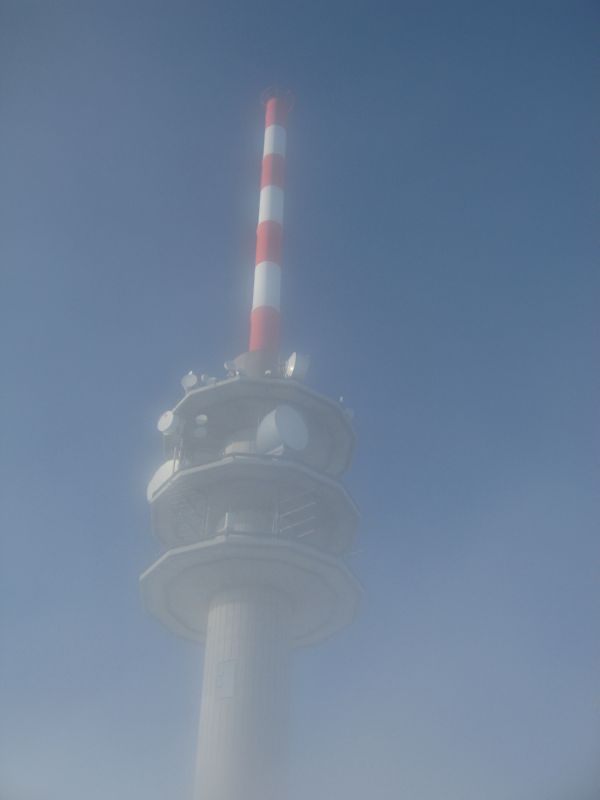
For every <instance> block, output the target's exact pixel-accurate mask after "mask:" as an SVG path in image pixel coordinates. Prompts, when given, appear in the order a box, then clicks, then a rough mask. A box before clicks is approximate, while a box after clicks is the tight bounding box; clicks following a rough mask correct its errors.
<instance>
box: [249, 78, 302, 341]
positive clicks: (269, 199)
mask: <svg viewBox="0 0 600 800" xmlns="http://www.w3.org/2000/svg"><path fill="white" fill-rule="evenodd" d="M262 100H263V103H264V105H265V137H264V147H263V160H262V169H261V176H260V204H259V210H258V227H257V229H256V260H255V268H254V294H253V298H252V314H251V316H250V344H249V347H248V349H249V350H250V352H254V351H263V352H266V353H267V352H268V353H271V354H274V355H275V354H277V353H278V352H279V335H280V314H281V312H280V294H281V263H282V244H283V192H284V173H285V147H286V136H287V117H288V113H289V111H290V110H291V108H292V105H293V102H294V101H293V96H292V93H291V92H290V91H289V90H280V89H274V88H269V89H266V90H265V91H264V92H263V94H262Z"/></svg>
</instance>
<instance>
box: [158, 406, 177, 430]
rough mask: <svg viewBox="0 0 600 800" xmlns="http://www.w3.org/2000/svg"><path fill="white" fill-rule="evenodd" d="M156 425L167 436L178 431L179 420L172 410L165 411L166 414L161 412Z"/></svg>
mask: <svg viewBox="0 0 600 800" xmlns="http://www.w3.org/2000/svg"><path fill="white" fill-rule="evenodd" d="M156 427H157V428H158V430H159V431H160V432H161V433H162V434H164V435H165V436H170V435H172V434H173V433H177V430H178V428H179V420H178V419H177V417H176V416H175V414H174V413H173V412H172V411H165V413H164V414H161V416H160V419H159V420H158V422H157V423H156Z"/></svg>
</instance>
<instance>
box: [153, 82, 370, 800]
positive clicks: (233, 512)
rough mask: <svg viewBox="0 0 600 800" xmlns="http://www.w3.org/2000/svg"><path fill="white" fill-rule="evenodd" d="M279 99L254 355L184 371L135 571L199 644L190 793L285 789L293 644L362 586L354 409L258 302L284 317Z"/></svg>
mask: <svg viewBox="0 0 600 800" xmlns="http://www.w3.org/2000/svg"><path fill="white" fill-rule="evenodd" d="M286 97H287V95H280V94H277V95H273V94H271V95H269V96H268V97H267V103H266V107H267V125H266V134H265V142H267V140H268V141H271V142H275V143H276V144H273V148H274V149H273V150H272V151H269V152H267V151H265V152H266V155H265V157H264V158H263V186H262V190H261V213H260V221H259V231H258V237H257V268H256V277H255V291H254V304H253V311H252V322H251V345H250V350H249V351H248V352H247V353H244V354H243V355H241V356H239V357H238V358H236V359H235V360H234V361H232V362H228V363H227V364H226V365H225V367H226V371H227V374H226V375H225V376H224V377H223V378H221V379H217V378H213V377H208V376H205V375H203V376H197V375H196V374H194V373H189V374H188V375H186V376H185V377H184V378H183V380H182V385H183V387H184V396H183V397H182V398H181V400H180V401H179V402H178V403H176V405H175V406H174V407H173V408H172V409H171V410H169V411H166V412H165V413H164V414H163V415H162V416H161V418H160V420H159V423H158V428H159V430H160V432H161V433H162V435H163V441H164V449H165V460H164V462H163V464H162V465H161V466H160V467H159V468H158V470H157V471H156V472H155V474H154V476H153V477H152V479H151V481H150V483H149V484H148V489H147V497H148V501H149V503H150V507H151V512H152V524H153V528H154V532H155V534H156V536H157V537H158V539H159V541H160V542H161V544H162V545H163V547H164V552H163V554H162V555H161V556H160V557H159V558H158V560H157V561H156V562H155V563H154V564H153V565H152V566H151V567H150V568H149V569H148V570H147V571H146V572H145V573H144V574H143V575H142V576H141V579H140V581H141V591H142V596H143V600H144V603H145V605H146V607H147V609H148V610H149V611H150V612H151V613H153V614H154V615H155V616H156V617H157V618H158V619H159V620H160V621H161V622H162V623H163V624H164V625H165V626H166V627H168V628H169V629H170V630H172V631H173V632H175V633H177V634H179V635H181V636H184V637H185V638H188V639H191V640H192V641H196V642H200V643H203V644H204V648H205V656H204V680H203V689H202V704H201V714H200V731H199V739H198V760H197V778H196V790H195V791H196V800H282V798H283V797H284V775H285V749H286V746H285V741H286V736H285V731H286V725H287V707H288V704H287V700H288V674H289V671H288V664H289V658H290V654H291V652H292V651H293V649H294V648H295V647H301V646H304V645H309V644H315V643H318V642H320V641H323V640H324V639H326V638H328V637H329V636H330V635H331V634H333V633H335V632H336V631H338V630H340V629H341V628H343V627H344V626H345V625H347V624H348V623H349V622H351V621H352V619H353V618H354V616H355V613H356V610H357V607H358V604H359V600H360V595H361V590H360V587H359V584H358V582H357V581H356V579H355V578H354V576H353V575H352V573H351V572H350V571H349V569H348V568H347V567H346V565H345V564H344V561H343V556H344V554H346V553H347V552H348V550H349V549H350V547H351V546H352V543H353V541H354V538H355V535H356V529H357V525H358V512H357V509H356V506H355V505H354V503H353V501H352V499H351V498H350V496H349V495H348V493H347V492H346V491H345V489H344V488H343V486H342V485H341V483H340V482H339V478H340V476H341V475H342V474H343V472H344V471H345V470H346V468H347V467H348V465H349V463H350V460H351V457H352V451H353V446H354V434H353V431H352V428H351V425H350V420H349V415H348V412H347V411H346V410H345V409H344V408H343V407H342V406H341V405H340V404H339V403H337V402H335V401H332V400H330V399H328V398H326V397H323V396H322V395H320V394H318V393H316V392H314V391H313V390H312V389H309V388H307V387H306V386H305V385H304V384H303V379H304V372H305V370H306V365H307V362H306V360H305V359H303V358H302V357H300V356H297V355H296V354H294V355H293V356H292V357H290V358H289V359H288V360H287V361H286V362H282V361H281V360H280V358H279V354H278V347H279V345H278V338H277V336H275V332H276V331H277V330H278V323H277V326H274V325H273V324H271V323H272V320H273V319H274V317H273V313H272V311H273V309H275V306H274V305H269V304H268V303H267V304H266V305H264V304H263V305H260V303H262V302H263V300H268V301H269V302H275V298H276V299H277V309H276V311H277V316H278V314H279V311H278V302H279V301H278V298H279V294H278V293H279V277H277V279H276V280H275V279H274V278H273V276H274V275H275V274H276V273H277V276H279V272H277V271H278V270H279V269H280V267H279V263H278V262H276V261H272V260H271V257H272V256H273V255H274V254H276V253H278V252H279V250H278V248H279V246H280V243H281V230H279V231H278V232H277V228H276V227H275V226H274V225H273V224H272V223H274V222H276V220H275V219H274V218H270V217H268V215H267V212H266V211H264V209H265V208H266V209H267V210H268V209H271V210H272V209H274V208H276V205H277V204H276V202H275V200H273V197H274V196H275V194H277V193H275V194H273V193H272V192H271V189H272V188H273V187H274V186H276V184H275V183H269V182H267V183H265V180H267V181H270V180H275V179H277V180H279V179H280V178H281V179H282V176H283V166H282V162H281V159H282V158H283V152H284V150H283V149H282V145H281V136H282V134H281V132H280V131H278V130H270V129H274V128H277V129H283V123H284V121H285V114H286V113H287V109H288V107H289V103H288V101H287V100H286V99H285V98H286ZM284 132H285V131H284ZM278 137H279V138H278ZM277 142H279V144H277ZM275 155H277V156H278V158H279V161H278V159H275V158H270V156H275ZM267 157H269V158H267ZM265 159H266V161H265ZM277 163H279V166H277ZM265 175H266V178H265ZM281 185H282V184H281ZM279 188H281V187H279ZM265 189H268V191H267V193H266V194H265ZM271 195H272V196H271ZM265 198H266V199H265ZM269 198H270V199H269ZM277 202H278V201H277ZM269 213H271V212H270V211H269ZM265 215H266V216H265ZM278 224H279V225H280V224H281V220H280V219H279V222H278ZM261 225H262V226H263V227H262V228H261ZM265 255H268V256H269V258H263V256H265ZM259 257H260V258H261V259H262V260H260V261H259ZM265 264H266V266H265ZM275 267H276V268H277V270H275ZM273 280H275V282H273ZM257 298H258V299H257ZM257 302H258V303H259V304H258V305H257ZM265 308H267V309H271V310H267V311H265ZM261 309H262V311H261ZM257 312H260V313H257ZM263 312H264V313H263ZM269 319H270V320H271V322H265V320H269Z"/></svg>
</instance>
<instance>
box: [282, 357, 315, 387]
mask: <svg viewBox="0 0 600 800" xmlns="http://www.w3.org/2000/svg"><path fill="white" fill-rule="evenodd" d="M309 367H310V356H307V355H303V354H302V353H292V355H291V356H290V357H289V358H288V360H287V361H286V362H285V377H286V378H294V380H297V381H303V380H304V379H305V378H306V373H307V372H308V368H309Z"/></svg>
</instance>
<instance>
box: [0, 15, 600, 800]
mask: <svg viewBox="0 0 600 800" xmlns="http://www.w3.org/2000/svg"><path fill="white" fill-rule="evenodd" d="M599 22H600V12H599V10H598V7H597V5H596V4H594V3H592V2H572V3H566V2H554V0H545V1H544V2H534V1H533V0H520V2H513V1H512V0H506V1H505V2H487V0H479V2H474V1H473V2H466V0H458V1H457V2H453V3H446V2H442V0H437V1H432V2H412V3H406V2H400V1H399V2H396V3H385V2H375V3H366V2H364V3H363V2H352V1H351V0H347V2H344V3H339V2H335V0H334V1H333V2H329V3H313V2H310V1H308V2H304V3H289V2H279V3H276V2H273V1H272V0H268V1H265V2H255V3H243V2H228V1H227V0H222V1H221V2H216V1H215V2H170V3H166V2H160V3H157V2H152V1H149V2H144V3H142V2H127V0H124V1H123V2H118V3H117V2H112V1H110V0H107V1H106V2H83V3H81V2H61V1H60V0H57V1H56V2H53V3H44V2H28V1H27V0H25V1H24V2H17V0H12V2H11V0H4V2H2V3H0V75H1V76H2V77H1V78H0V109H1V123H0V170H1V174H2V181H1V183H0V204H1V209H0V218H1V220H2V226H1V228H2V235H1V236H0V259H1V264H2V270H1V272H2V285H3V291H2V299H3V309H2V314H1V320H2V326H3V336H2V345H3V356H4V358H3V361H4V364H5V381H4V391H3V393H2V412H3V419H4V431H3V452H4V457H3V459H2V466H1V469H2V486H3V490H4V491H3V494H2V500H3V502H2V521H3V526H2V527H3V538H2V553H1V555H2V558H1V567H0V609H1V611H0V624H1V628H2V643H3V647H2V651H1V654H0V675H1V677H2V680H1V683H0V706H1V708H2V712H1V715H0V716H1V719H2V722H1V723H0V794H1V795H2V797H3V798H4V797H6V798H11V800H80V798H81V797H86V798H87V800H100V799H101V798H102V800H105V798H109V797H110V798H115V800H121V798H123V800H125V798H127V800H142V798H143V800H158V799H159V798H165V797H169V798H182V800H183V798H185V797H187V796H188V792H189V785H190V781H191V775H192V762H193V751H194V745H195V742H194V739H195V731H196V724H197V713H198V701H199V688H200V675H201V654H200V652H199V651H198V650H197V649H196V648H195V647H193V646H191V645H189V644H186V643H184V642H180V641H178V640H177V639H175V638H174V637H172V636H170V635H169V634H167V633H166V632H164V631H163V630H162V629H161V628H160V627H159V625H158V624H157V623H155V622H154V621H153V620H152V619H149V618H147V617H146V616H145V614H144V612H143V610H142V609H141V606H140V602H139V597H138V587H137V577H138V574H139V573H140V572H141V571H143V570H144V569H145V568H146V566H147V565H149V564H150V563H151V562H152V560H153V559H154V558H155V556H156V555H157V554H158V552H159V548H158V545H157V544H156V543H155V542H154V541H153V540H152V538H151V536H150V526H149V518H148V511H147V508H146V506H145V498H144V490H145V483H146V481H147V479H148V477H149V476H150V474H151V473H152V471H153V469H154V468H155V467H156V465H157V464H158V463H159V460H160V457H161V454H160V441H159V436H158V434H157V433H156V431H155V427H154V426H155V422H156V419H157V418H158V416H159V414H160V413H161V412H162V411H163V410H165V409H166V408H168V407H170V406H171V405H172V404H173V403H174V402H175V401H176V400H177V398H178V397H179V395H180V387H179V379H180V377H181V376H182V375H183V374H184V373H185V372H187V371H188V370H189V369H190V368H196V369H199V370H201V371H206V372H213V373H215V374H217V373H219V371H220V370H221V365H222V363H223V361H224V360H225V359H226V358H230V357H232V356H234V355H236V354H237V353H239V352H241V351H242V350H243V349H244V348H245V345H246V337H247V321H248V312H249V305H250V297H251V282H252V267H253V256H254V252H253V246H254V229H255V225H256V214H257V205H258V195H257V185H258V173H259V165H260V152H261V136H262V118H261V109H260V107H259V105H258V103H257V97H258V94H259V92H260V90H261V89H262V88H264V86H266V85H268V84H272V83H278V84H281V85H286V86H290V87H291V88H292V89H293V90H294V92H295V94H296V97H297V102H296V107H295V109H294V112H293V115H292V117H291V119H290V126H289V127H290V131H289V139H288V142H289V151H288V152H289V156H288V176H287V194H286V245H285V272H284V279H283V280H284V284H283V296H282V312H283V325H284V347H285V349H286V351H291V350H294V349H298V350H300V351H304V352H309V353H311V354H312V357H313V369H312V374H311V378H310V383H311V385H312V386H314V387H315V388H317V389H319V390H321V391H323V392H325V393H328V394H332V395H334V396H339V395H343V396H344V398H345V401H346V403H347V404H348V405H349V406H351V407H352V408H353V409H354V411H355V420H356V428H357V433H358V436H359V446H358V449H357V453H356V459H355V464H354V466H353V468H352V470H351V473H350V474H349V475H348V477H347V481H346V483H347V485H348V486H349V488H350V490H351V491H352V492H353V494H354V496H355V497H356V499H357V501H358V503H359V505H360V507H361V511H362V534H361V539H360V544H359V546H358V551H357V552H356V553H355V554H354V555H353V556H352V559H351V563H352V566H353V568H354V569H355V570H356V572H357V574H358V575H359V576H360V578H361V580H362V582H363V583H364V585H365V587H366V592H367V596H366V602H365V607H364V610H363V613H362V615H361V618H360V620H359V621H358V622H357V623H356V624H355V625H354V627H352V628H351V629H349V630H348V631H346V632H345V633H344V634H342V635H340V636H339V637H337V638H336V639H335V640H333V641H331V642H329V643H328V644H327V645H326V646H322V647H319V648H316V649H314V650H310V651H306V652H303V653H300V654H299V655H298V658H297V660H296V665H295V675H294V679H295V681H294V682H295V695H294V712H295V713H294V727H293V733H292V742H291V744H292V755H291V777H292V781H291V784H292V786H291V792H290V800H301V799H302V800H303V798H306V797H311V798H333V800H359V799H360V800H363V799H364V797H365V796H373V797H377V798H378V800H397V798H407V799H408V798H410V800H434V799H435V800H481V799H482V798H485V800H507V798H510V800H591V798H592V797H594V798H596V797H597V796H598V794H599V793H600V776H599V774H598V767H597V763H598V749H599V744H600V743H599V736H598V714H599V711H600V687H599V680H598V675H599V665H600V643H599V637H598V630H599V628H598V614H599V611H600V608H599V605H600V604H599V596H598V594H599V593H598V575H599V573H598V567H599V563H600V561H599V559H600V542H599V539H598V526H597V521H598V492H597V485H598V466H597V465H598V410H597V409H598V389H599V381H598V363H599V362H598V356H599V352H598V350H599V348H598V341H599V339H598V313H597V304H598V290H599V286H598V283H599V278H598V270H597V263H596V256H597V244H598V240H597V218H598V188H597V187H598V178H599V175H598V172H599V170H598V155H597V142H598V133H599V128H600V118H599V113H598V107H599V106H598V77H597V34H598V25H599Z"/></svg>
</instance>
